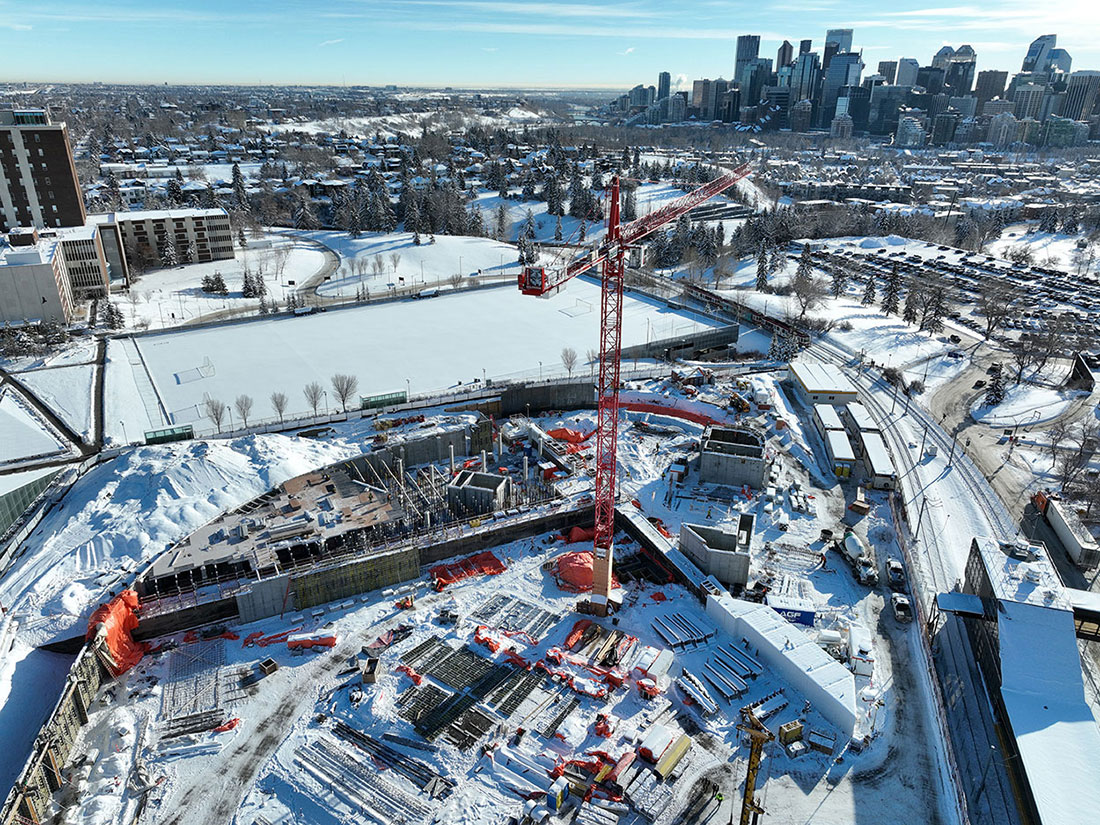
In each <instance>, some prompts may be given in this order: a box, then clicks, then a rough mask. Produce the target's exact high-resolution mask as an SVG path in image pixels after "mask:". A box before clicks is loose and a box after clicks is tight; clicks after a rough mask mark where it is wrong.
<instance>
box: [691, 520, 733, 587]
mask: <svg viewBox="0 0 1100 825" xmlns="http://www.w3.org/2000/svg"><path fill="white" fill-rule="evenodd" d="M731 538H732V539H733V542H732V543H733V544H734V545H736V543H737V536H731ZM680 549H681V550H682V551H683V552H684V554H685V555H686V556H687V557H688V558H689V559H691V560H692V561H693V562H694V563H695V564H696V565H698V567H699V569H700V570H702V571H703V572H704V573H706V574H707V575H710V576H714V578H716V579H718V581H720V582H721V583H722V584H724V585H741V586H742V587H744V586H745V585H747V584H748V582H749V561H750V557H749V553H748V552H747V551H746V552H739V551H737V550H732V549H730V550H726V549H722V548H719V547H714V546H711V545H710V544H708V542H707V540H706V539H705V538H704V536H702V535H700V534H699V533H698V532H696V531H695V530H694V529H692V525H687V524H684V525H681V526H680Z"/></svg>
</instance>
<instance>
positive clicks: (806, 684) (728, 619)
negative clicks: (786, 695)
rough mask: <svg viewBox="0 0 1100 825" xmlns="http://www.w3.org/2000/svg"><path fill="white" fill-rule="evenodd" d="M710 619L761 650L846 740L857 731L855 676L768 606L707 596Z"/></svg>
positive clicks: (764, 657)
mask: <svg viewBox="0 0 1100 825" xmlns="http://www.w3.org/2000/svg"><path fill="white" fill-rule="evenodd" d="M706 611H707V616H709V617H710V618H712V619H713V620H714V621H715V622H716V623H717V624H718V625H719V626H720V627H722V628H723V629H724V630H725V631H726V632H728V633H730V634H732V635H734V636H741V637H742V638H744V639H746V640H748V642H749V644H750V645H752V646H754V647H755V648H756V649H757V653H758V655H759V658H761V659H763V660H764V662H766V663H767V665H768V667H769V669H771V670H772V671H775V672H777V673H779V674H781V675H782V676H783V677H784V678H785V679H786V680H787V681H789V682H790V683H791V684H792V686H793V687H794V688H795V689H796V690H797V691H799V692H800V693H801V694H802V695H803V696H805V697H806V698H807V699H809V700H810V701H811V702H812V703H813V705H814V707H815V709H816V710H817V711H818V712H819V713H821V714H822V715H823V716H824V717H825V718H826V719H828V720H829V722H830V723H831V724H833V725H835V726H836V727H837V728H839V729H840V730H841V731H842V732H843V733H844V734H845V735H846V736H851V735H852V733H853V731H854V730H855V726H856V684H855V678H854V677H853V676H852V674H851V672H850V671H849V670H848V669H847V668H845V667H844V666H843V665H841V664H840V663H839V662H838V661H836V659H834V658H833V657H832V656H830V655H829V654H828V653H826V652H825V651H824V650H822V649H821V648H820V647H819V646H818V645H817V643H816V642H813V641H811V640H810V638H809V636H807V635H806V634H805V633H803V632H802V631H801V630H799V629H798V627H796V626H795V625H793V624H791V623H790V622H788V621H787V620H786V619H784V618H783V617H782V616H780V615H779V614H778V613H777V612H776V611H775V610H774V609H773V608H771V607H769V606H768V605H765V604H756V603H755V602H746V601H742V600H741V599H735V598H733V596H731V595H729V594H728V593H722V594H720V595H716V596H715V595H708V596H707V608H706Z"/></svg>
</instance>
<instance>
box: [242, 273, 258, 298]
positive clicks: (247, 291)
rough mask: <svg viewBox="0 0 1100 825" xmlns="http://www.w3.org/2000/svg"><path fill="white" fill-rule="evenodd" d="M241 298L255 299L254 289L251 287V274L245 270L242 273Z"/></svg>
mask: <svg viewBox="0 0 1100 825" xmlns="http://www.w3.org/2000/svg"><path fill="white" fill-rule="evenodd" d="M241 297H242V298H255V297H256V288H255V287H254V286H253V285H252V273H251V272H249V271H248V270H247V269H245V271H244V284H243V286H242V287H241Z"/></svg>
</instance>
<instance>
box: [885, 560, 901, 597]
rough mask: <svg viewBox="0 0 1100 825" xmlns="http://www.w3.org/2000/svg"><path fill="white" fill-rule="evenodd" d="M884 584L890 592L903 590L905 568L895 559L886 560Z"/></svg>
mask: <svg viewBox="0 0 1100 825" xmlns="http://www.w3.org/2000/svg"><path fill="white" fill-rule="evenodd" d="M886 583H887V584H888V585H889V586H890V589H891V590H899V591H900V590H904V589H905V568H904V567H903V566H902V563H901V562H900V561H898V560H897V559H887V560H886Z"/></svg>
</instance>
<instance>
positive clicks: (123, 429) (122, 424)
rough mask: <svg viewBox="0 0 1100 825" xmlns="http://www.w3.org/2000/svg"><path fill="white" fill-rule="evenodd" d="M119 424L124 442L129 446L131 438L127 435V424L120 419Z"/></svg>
mask: <svg viewBox="0 0 1100 825" xmlns="http://www.w3.org/2000/svg"><path fill="white" fill-rule="evenodd" d="M118 423H119V425H120V426H121V427H122V440H123V441H125V442H126V443H127V444H129V443H130V437H129V436H128V435H126V422H125V421H123V420H122V419H119V422H118Z"/></svg>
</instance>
